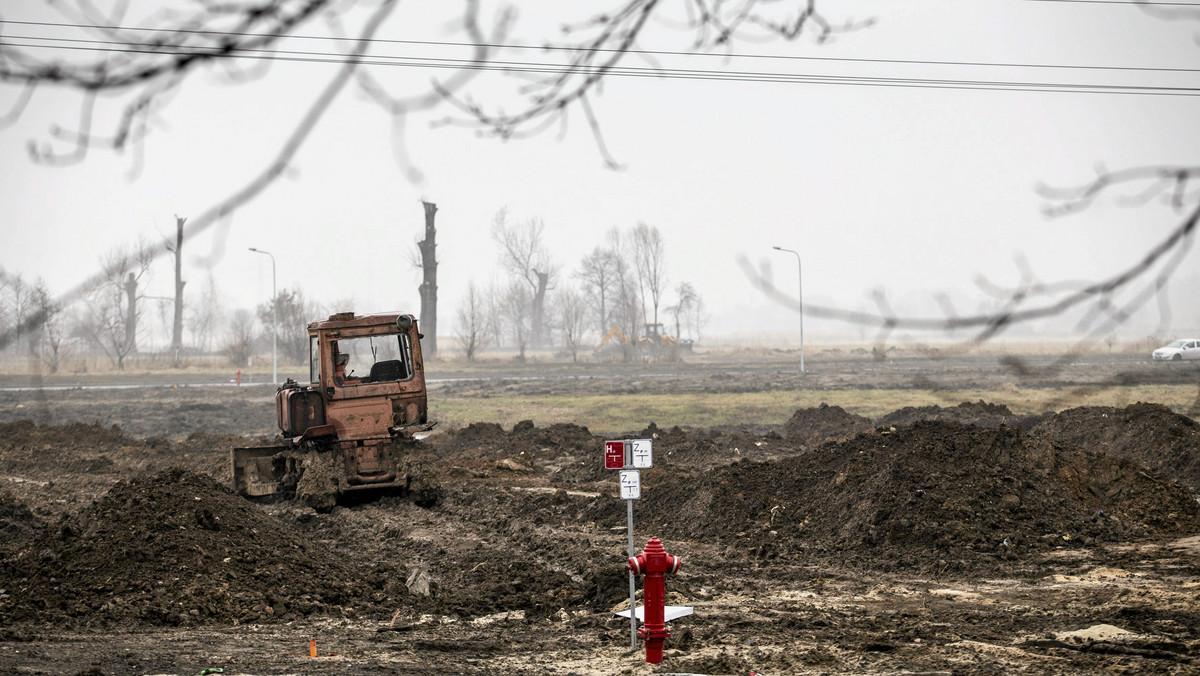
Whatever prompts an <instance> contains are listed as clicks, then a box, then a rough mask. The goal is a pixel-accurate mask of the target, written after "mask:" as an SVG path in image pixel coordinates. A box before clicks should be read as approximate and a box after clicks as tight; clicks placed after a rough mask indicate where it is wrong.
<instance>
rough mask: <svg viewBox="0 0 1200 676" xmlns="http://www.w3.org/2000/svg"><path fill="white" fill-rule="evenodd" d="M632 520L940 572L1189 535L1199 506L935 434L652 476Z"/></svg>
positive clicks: (674, 533)
mask: <svg viewBox="0 0 1200 676" xmlns="http://www.w3.org/2000/svg"><path fill="white" fill-rule="evenodd" d="M1089 486H1094V487H1095V490H1094V491H1093V490H1092V489H1091V488H1088V487H1089ZM1096 492H1098V493H1100V496H1102V497H1098V496H1097V495H1096V494H1095V493H1096ZM620 507H622V506H621V505H615V506H614V505H613V504H612V503H611V502H605V503H600V504H598V510H600V511H614V510H617V509H619V508H620ZM1100 510H1104V513H1103V514H1100ZM638 512H639V514H641V515H642V517H641V518H642V519H648V520H649V523H648V524H647V526H644V527H643V528H646V527H649V528H650V529H652V531H653V532H654V533H655V534H662V535H664V536H665V537H682V538H690V539H712V540H717V541H720V542H724V543H728V545H729V546H730V547H731V548H733V549H734V550H736V549H738V548H741V549H743V550H745V551H747V552H750V553H752V554H754V555H757V556H762V557H775V556H785V557H789V556H817V557H819V558H821V559H823V560H826V561H832V562H836V563H838V564H849V565H861V566H866V567H881V566H882V567H900V568H905V569H917V570H923V571H940V572H945V571H964V570H977V569H979V568H980V567H981V566H994V565H995V564H996V562H997V561H1010V562H1014V563H1019V562H1021V561H1023V560H1026V559H1028V558H1029V557H1030V555H1032V554H1035V553H1038V552H1043V551H1046V550H1049V549H1051V548H1055V547H1071V546H1077V545H1081V544H1086V543H1088V542H1090V541H1093V540H1104V541H1121V540H1125V539H1128V538H1133V537H1142V536H1145V535H1159V534H1178V533H1187V532H1195V531H1196V530H1197V529H1200V506H1198V505H1197V504H1196V503H1195V501H1194V500H1192V499H1191V497H1190V496H1189V495H1188V494H1187V492H1186V491H1183V490H1181V489H1179V488H1177V487H1172V486H1168V485H1164V484H1162V483H1161V482H1157V481H1155V480H1153V479H1150V478H1147V477H1145V476H1144V475H1142V474H1139V472H1138V469H1137V467H1136V466H1134V465H1132V463H1128V462H1127V461H1122V460H1119V459H1113V458H1108V457H1104V456H1087V457H1085V456H1078V455H1073V454H1072V455H1069V456H1064V457H1059V455H1057V454H1051V455H1049V456H1047V455H1045V453H1044V452H1040V451H1039V452H1035V451H1031V450H1030V449H1028V448H1027V447H1026V435H1025V434H1024V433H1023V432H1021V431H1020V430H1017V429H1013V428H1008V427H994V428H985V427H976V426H971V425H962V424H959V423H952V422H938V421H924V422H918V423H916V424H914V425H911V426H905V427H902V428H900V429H899V430H897V431H896V432H895V433H870V434H860V435H858V436H856V437H854V438H852V439H850V440H847V441H844V442H840V443H827V444H824V445H822V446H820V447H818V448H816V449H813V450H812V451H810V452H808V453H803V454H800V455H797V456H794V457H787V458H783V459H781V460H779V461H776V462H764V463H751V462H745V461H743V462H738V463H734V464H732V465H730V466H728V467H723V468H719V469H715V470H712V471H710V472H706V473H704V474H700V475H693V476H684V475H672V474H670V473H667V472H663V471H661V470H654V471H652V472H651V473H648V476H647V477H646V479H645V488H644V490H643V498H642V500H641V503H640V504H639V505H638ZM617 516H618V515H617V514H616V513H615V511H614V513H613V514H607V513H605V514H603V515H600V514H597V515H596V517H595V518H596V519H597V520H598V521H599V520H601V519H604V520H607V521H614V520H615V519H616V517H617Z"/></svg>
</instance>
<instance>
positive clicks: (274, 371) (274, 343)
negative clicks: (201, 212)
mask: <svg viewBox="0 0 1200 676" xmlns="http://www.w3.org/2000/svg"><path fill="white" fill-rule="evenodd" d="M250 250H251V251H253V252H254V253H260V254H266V255H268V256H270V257H271V382H272V383H273V384H275V385H278V384H279V315H278V310H277V307H278V305H279V292H278V291H276V290H275V256H274V255H273V254H271V252H270V251H263V250H262V249H255V248H254V247H250ZM801 335H802V336H803V333H801ZM802 342H803V339H802ZM800 362H801V363H803V362H804V358H803V357H801V358H800ZM800 370H801V371H803V370H804V369H803V368H801V369H800Z"/></svg>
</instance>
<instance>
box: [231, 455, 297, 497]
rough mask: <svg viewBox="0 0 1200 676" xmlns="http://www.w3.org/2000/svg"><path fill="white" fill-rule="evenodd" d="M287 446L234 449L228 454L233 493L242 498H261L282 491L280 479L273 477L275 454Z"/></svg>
mask: <svg viewBox="0 0 1200 676" xmlns="http://www.w3.org/2000/svg"><path fill="white" fill-rule="evenodd" d="M286 450H288V447H287V446H261V447H257V448H234V449H232V450H231V451H230V453H229V458H230V463H231V465H232V468H233V492H234V493H236V494H238V495H241V496H244V497H251V498H257V497H263V496H267V495H274V494H276V493H279V492H281V491H282V490H283V485H282V483H281V482H280V477H276V476H275V467H274V464H275V463H274V458H275V454H277V453H280V452H282V451H286Z"/></svg>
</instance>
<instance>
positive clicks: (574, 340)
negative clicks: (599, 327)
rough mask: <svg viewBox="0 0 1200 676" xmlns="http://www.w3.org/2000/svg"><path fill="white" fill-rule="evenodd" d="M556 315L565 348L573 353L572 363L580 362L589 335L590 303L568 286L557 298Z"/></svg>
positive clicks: (581, 294)
mask: <svg viewBox="0 0 1200 676" xmlns="http://www.w3.org/2000/svg"><path fill="white" fill-rule="evenodd" d="M554 306H555V310H556V312H555V315H556V316H557V317H558V320H559V321H558V326H559V329H560V330H561V331H562V337H563V346H565V347H566V348H567V351H568V352H570V353H571V361H572V362H578V361H579V351H580V349H581V348H582V347H583V341H584V339H585V337H586V336H587V333H588V324H589V323H590V322H589V321H588V314H589V313H588V303H587V300H586V299H585V298H584V296H583V293H582V292H580V291H579V289H576V288H575V287H572V286H568V287H566V288H564V289H562V290H560V291H559V292H558V294H557V295H556V296H555V303H554Z"/></svg>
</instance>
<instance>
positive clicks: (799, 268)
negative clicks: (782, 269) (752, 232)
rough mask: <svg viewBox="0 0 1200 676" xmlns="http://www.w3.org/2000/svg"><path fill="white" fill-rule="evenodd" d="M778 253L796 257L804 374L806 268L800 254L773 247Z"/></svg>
mask: <svg viewBox="0 0 1200 676" xmlns="http://www.w3.org/2000/svg"><path fill="white" fill-rule="evenodd" d="M771 248H772V249H775V250H776V251H786V252H788V253H791V254H795V255H796V279H797V286H798V289H797V290H798V291H799V294H800V295H799V299H800V372H801V373H804V268H803V267H802V266H801V264H800V254H799V252H796V251H792V250H791V249H785V248H783V247H781V246H775V247H771Z"/></svg>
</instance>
